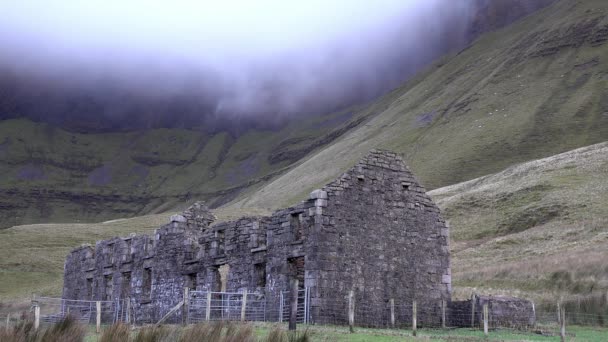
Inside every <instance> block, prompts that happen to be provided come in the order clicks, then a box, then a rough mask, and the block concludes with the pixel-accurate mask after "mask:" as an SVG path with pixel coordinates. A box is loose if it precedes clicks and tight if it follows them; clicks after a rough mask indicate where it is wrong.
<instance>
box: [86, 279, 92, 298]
mask: <svg viewBox="0 0 608 342" xmlns="http://www.w3.org/2000/svg"><path fill="white" fill-rule="evenodd" d="M87 296H88V297H89V299H91V300H93V278H87Z"/></svg>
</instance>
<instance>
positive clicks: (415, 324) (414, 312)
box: [412, 301, 418, 336]
mask: <svg viewBox="0 0 608 342" xmlns="http://www.w3.org/2000/svg"><path fill="white" fill-rule="evenodd" d="M417 315H418V307H417V304H416V301H413V302H412V334H413V335H414V336H416V330H417V329H418V322H417V321H418V317H416V316H417Z"/></svg>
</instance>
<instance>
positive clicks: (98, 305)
mask: <svg viewBox="0 0 608 342" xmlns="http://www.w3.org/2000/svg"><path fill="white" fill-rule="evenodd" d="M95 309H96V316H97V318H96V319H95V321H96V329H95V331H96V332H97V333H98V334H99V333H100V332H101V302H100V301H96V302H95Z"/></svg>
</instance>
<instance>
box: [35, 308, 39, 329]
mask: <svg viewBox="0 0 608 342" xmlns="http://www.w3.org/2000/svg"><path fill="white" fill-rule="evenodd" d="M39 327H40V306H39V305H38V304H36V305H35V306H34V330H36V331H37V330H38V328H39Z"/></svg>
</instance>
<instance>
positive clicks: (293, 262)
mask: <svg viewBox="0 0 608 342" xmlns="http://www.w3.org/2000/svg"><path fill="white" fill-rule="evenodd" d="M287 262H288V263H289V273H290V277H291V278H292V279H293V278H295V279H297V280H298V287H299V288H301V289H303V288H304V275H305V268H304V257H296V258H289V259H287Z"/></svg>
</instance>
